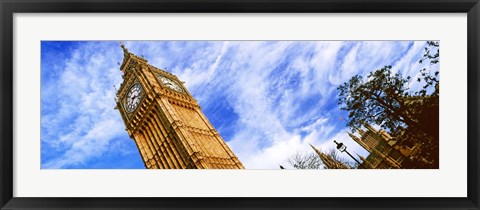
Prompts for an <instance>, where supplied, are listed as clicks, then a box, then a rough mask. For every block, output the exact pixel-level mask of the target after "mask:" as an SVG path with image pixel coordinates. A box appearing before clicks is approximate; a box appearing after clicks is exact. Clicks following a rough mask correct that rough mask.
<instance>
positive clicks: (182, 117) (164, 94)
mask: <svg viewBox="0 0 480 210" xmlns="http://www.w3.org/2000/svg"><path fill="white" fill-rule="evenodd" d="M121 46H122V48H123V52H124V58H123V62H122V65H121V67H120V70H121V71H122V73H123V75H122V77H123V82H122V84H121V86H120V88H119V89H118V91H117V97H116V98H117V99H116V102H117V105H116V107H115V108H116V109H118V110H119V112H120V115H121V116H122V119H123V121H124V123H125V126H126V130H127V132H128V134H129V135H130V138H132V140H133V141H134V142H135V144H136V145H137V148H138V151H139V152H140V155H141V156H142V159H143V162H144V164H145V167H146V168H148V169H243V168H244V167H243V165H242V163H241V162H240V161H239V160H238V158H237V157H236V156H235V154H234V153H233V152H232V150H231V149H230V148H229V147H228V145H227V144H226V143H225V141H224V140H223V139H222V137H221V136H220V135H219V133H218V132H217V131H216V130H215V128H214V127H213V126H212V124H211V123H210V122H209V121H208V119H207V118H206V117H205V115H204V114H203V112H202V110H201V109H200V106H199V105H198V103H197V101H196V100H195V99H194V98H193V97H192V95H191V94H190V92H188V90H187V89H186V88H185V86H184V85H183V82H181V81H180V80H179V79H178V78H177V76H175V75H173V74H171V73H168V72H166V71H163V70H161V69H158V68H156V67H154V66H152V65H150V64H149V63H148V61H147V60H145V59H144V58H142V57H138V56H136V55H134V54H132V53H130V52H129V51H128V50H127V48H126V47H125V46H124V45H123V44H122V45H121Z"/></svg>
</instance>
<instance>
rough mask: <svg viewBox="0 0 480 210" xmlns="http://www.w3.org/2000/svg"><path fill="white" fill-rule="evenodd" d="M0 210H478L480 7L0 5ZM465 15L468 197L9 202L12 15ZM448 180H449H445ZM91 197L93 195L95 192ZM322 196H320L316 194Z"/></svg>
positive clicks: (166, 2) (320, 1) (438, 0)
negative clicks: (466, 37)
mask: <svg viewBox="0 0 480 210" xmlns="http://www.w3.org/2000/svg"><path fill="white" fill-rule="evenodd" d="M0 9H1V22H2V23H1V28H0V31H1V34H0V36H1V43H0V47H1V56H0V64H1V70H0V72H1V74H0V79H1V82H0V88H1V91H0V98H1V103H0V119H1V128H0V142H1V144H0V158H1V165H0V176H1V177H0V190H1V192H0V206H1V209H70V208H75V209H274V208H275V209H277V208H281V209H373V208H377V209H479V194H478V191H479V182H478V180H479V173H478V171H479V159H480V158H479V152H480V149H479V144H478V137H479V135H478V134H479V126H478V119H479V111H478V109H479V103H478V101H479V97H478V95H479V93H480V92H479V87H480V86H479V85H478V82H479V81H480V78H479V73H478V71H479V60H480V57H479V56H480V53H479V49H480V47H479V35H480V34H479V13H480V5H479V1H478V0H410V1H398V0H383V1H378V0H337V1H330V0H301V1H297V0H255V1H240V0H231V1H221V0H143V1H135V0H83V1H80V0H72V1H67V0H0ZM125 12H127V13H129V12H131V13H156V12H162V13H187V12H188V13H190V12H193V13H201V12H213V13H218V12H222V13H249V12H253V13H256V12H266V13H277V12H296V13H307V12H308V13H312V12H313V13H324V12H328V13H343V12H346V13H351V12H355V13H420V12H421V13H466V14H467V19H468V21H467V27H468V29H467V30H468V31H467V33H468V40H467V41H468V64H467V67H468V93H467V94H468V102H467V105H468V134H467V136H468V149H467V155H468V163H467V166H468V169H467V173H468V176H467V179H468V180H467V182H468V187H467V197H465V198H413V197H411V198H366V197H365V198H363V197H357V198H273V197H268V198H41V197H38V198H25V197H20V198H18V197H13V196H12V193H13V181H14V177H13V151H12V145H13V141H14V137H13V121H14V119H13V114H12V113H13V110H14V108H15V104H13V97H14V90H13V40H14V37H13V15H14V13H125ZM445 181H447V182H448V181H449V180H445ZM92 190H94V189H92ZM319 190H321V189H319Z"/></svg>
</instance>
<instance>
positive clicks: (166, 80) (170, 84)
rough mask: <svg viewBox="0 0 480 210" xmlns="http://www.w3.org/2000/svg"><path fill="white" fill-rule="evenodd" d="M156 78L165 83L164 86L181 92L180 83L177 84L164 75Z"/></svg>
mask: <svg viewBox="0 0 480 210" xmlns="http://www.w3.org/2000/svg"><path fill="white" fill-rule="evenodd" d="M158 80H160V82H161V83H162V84H163V85H165V86H166V87H168V88H170V89H172V90H175V91H178V92H183V89H182V87H180V85H178V83H177V82H175V81H173V80H171V79H169V78H166V77H164V76H158Z"/></svg>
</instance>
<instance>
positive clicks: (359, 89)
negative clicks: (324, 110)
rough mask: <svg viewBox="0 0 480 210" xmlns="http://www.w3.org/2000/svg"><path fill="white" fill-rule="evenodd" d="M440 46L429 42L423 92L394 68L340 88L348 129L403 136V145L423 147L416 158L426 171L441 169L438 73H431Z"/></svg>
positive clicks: (384, 68) (425, 60)
mask: <svg viewBox="0 0 480 210" xmlns="http://www.w3.org/2000/svg"><path fill="white" fill-rule="evenodd" d="M438 47H439V43H438V42H433V41H431V42H427V47H425V51H424V52H425V53H424V55H423V57H422V59H421V60H420V61H419V62H420V63H423V62H427V61H428V62H430V64H429V65H430V67H426V68H423V69H421V70H420V75H421V76H419V77H418V79H417V81H416V82H421V84H422V87H421V89H420V90H417V91H415V92H414V91H411V90H410V88H409V83H410V81H411V78H410V77H405V78H404V77H402V75H400V74H399V73H395V74H394V73H392V71H391V68H392V67H391V66H385V67H383V68H381V69H378V70H376V71H373V72H370V73H369V74H368V75H367V78H366V79H364V78H363V77H362V76H359V75H356V76H354V77H352V78H351V79H350V80H349V81H348V82H345V83H344V84H343V85H341V86H339V87H338V90H339V100H338V104H339V105H341V109H342V110H345V111H347V112H348V118H349V121H348V123H347V125H348V126H349V127H351V128H352V129H354V128H356V127H361V125H362V123H364V122H366V123H370V124H377V125H380V126H381V127H382V128H383V129H385V130H387V131H389V132H390V133H392V134H393V135H395V136H398V137H401V138H399V140H400V142H399V143H400V144H404V145H414V144H421V145H422V147H421V148H422V149H421V151H420V153H419V154H418V155H417V156H416V157H415V158H417V159H418V160H417V161H418V162H419V165H421V167H427V168H438V152H439V151H438V149H439V147H438V138H439V73H438V71H435V72H431V69H432V68H431V67H432V65H436V64H438V62H439V49H438Z"/></svg>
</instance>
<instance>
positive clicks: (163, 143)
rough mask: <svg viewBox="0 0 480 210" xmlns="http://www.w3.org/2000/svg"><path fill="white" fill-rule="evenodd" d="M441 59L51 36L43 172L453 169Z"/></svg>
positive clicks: (412, 53)
mask: <svg viewBox="0 0 480 210" xmlns="http://www.w3.org/2000/svg"><path fill="white" fill-rule="evenodd" d="M439 53H440V42H439V41H435V40H410V41H408V40H398V41H354V40H345V41H48V40H45V41H41V90H40V91H41V169H45V170H49V169H237V170H239V169H275V170H296V169H309V170H322V169H439V146H440V142H439V138H440V137H439V95H440V83H439V80H440V73H439V72H440V56H439V55H440V54H439Z"/></svg>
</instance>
